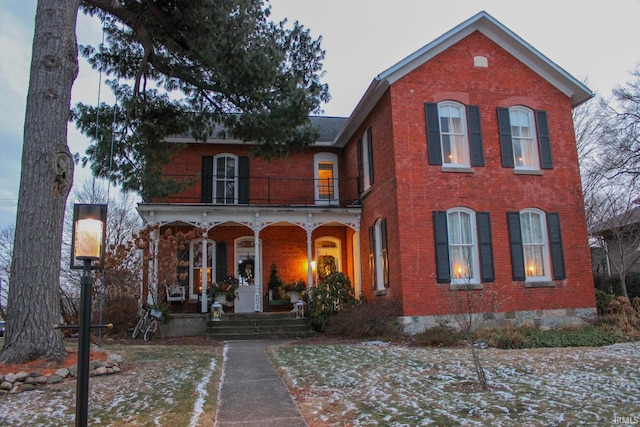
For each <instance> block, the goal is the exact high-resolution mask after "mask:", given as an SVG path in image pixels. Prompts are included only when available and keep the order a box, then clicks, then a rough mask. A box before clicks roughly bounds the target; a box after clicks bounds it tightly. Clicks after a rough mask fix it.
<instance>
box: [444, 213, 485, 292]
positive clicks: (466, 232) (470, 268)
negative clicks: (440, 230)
mask: <svg viewBox="0 0 640 427" xmlns="http://www.w3.org/2000/svg"><path fill="white" fill-rule="evenodd" d="M447 232H448V238H449V264H450V265H449V269H450V272H451V283H454V284H469V283H480V275H479V266H478V242H477V237H476V236H477V234H476V218H475V212H474V211H472V210H470V209H465V208H453V209H450V210H448V211H447Z"/></svg>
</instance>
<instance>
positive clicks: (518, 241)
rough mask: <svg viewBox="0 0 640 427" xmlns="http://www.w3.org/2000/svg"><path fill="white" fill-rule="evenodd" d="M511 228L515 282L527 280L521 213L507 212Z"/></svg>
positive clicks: (510, 243)
mask: <svg viewBox="0 0 640 427" xmlns="http://www.w3.org/2000/svg"><path fill="white" fill-rule="evenodd" d="M507 224H508V226H509V245H510V246H511V271H512V272H513V280H525V279H526V278H527V277H526V276H525V273H524V252H523V250H522V231H521V230H520V212H507Z"/></svg>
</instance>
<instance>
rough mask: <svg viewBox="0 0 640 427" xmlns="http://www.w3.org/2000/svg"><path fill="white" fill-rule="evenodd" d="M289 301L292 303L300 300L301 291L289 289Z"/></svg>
mask: <svg viewBox="0 0 640 427" xmlns="http://www.w3.org/2000/svg"><path fill="white" fill-rule="evenodd" d="M288 294H289V301H291V304H295V303H297V302H298V301H300V291H289V292H288Z"/></svg>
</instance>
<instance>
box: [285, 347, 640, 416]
mask: <svg viewBox="0 0 640 427" xmlns="http://www.w3.org/2000/svg"><path fill="white" fill-rule="evenodd" d="M273 357H274V359H275V360H276V362H277V363H278V364H279V365H280V368H281V372H284V375H285V377H286V382H287V383H288V384H289V385H290V388H291V390H292V392H293V394H294V397H295V398H296V401H297V403H298V406H299V407H300V410H301V411H302V413H303V414H305V416H306V417H307V421H308V422H309V423H310V425H312V426H313V425H322V426H342V425H388V426H441V425H467V426H486V425H492V426H512V425H528V426H547V425H554V426H569V425H611V424H613V423H614V422H615V418H614V417H631V419H636V420H638V422H637V425H640V393H639V391H638V390H640V363H639V361H640V343H626V344H616V345H612V346H608V347H601V348H556V349H527V350H497V349H486V350H481V351H480V357H481V360H482V363H483V366H484V368H485V371H486V374H487V378H488V380H489V384H490V386H491V390H489V391H486V392H483V391H480V390H479V388H478V387H477V379H476V377H475V370H474V366H473V361H472V359H471V354H470V351H469V350H468V349H436V348H414V347H404V346H396V345H388V346H379V345H345V344H337V345H317V344H315V345H291V346H281V347H278V348H277V349H276V350H275V351H274V352H273Z"/></svg>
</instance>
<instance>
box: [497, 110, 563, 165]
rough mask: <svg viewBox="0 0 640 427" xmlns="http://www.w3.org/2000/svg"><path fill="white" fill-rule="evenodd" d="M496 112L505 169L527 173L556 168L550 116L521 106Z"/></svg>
mask: <svg viewBox="0 0 640 427" xmlns="http://www.w3.org/2000/svg"><path fill="white" fill-rule="evenodd" d="M497 111H498V128H499V132H500V150H501V152H502V166H503V167H505V168H514V170H515V171H522V172H525V173H526V172H527V171H540V169H553V160H552V158H551V142H550V138H549V126H548V122H547V113H546V112H545V111H533V110H530V109H529V108H526V107H522V106H515V107H511V108H502V107H499V108H498V110H497Z"/></svg>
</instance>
